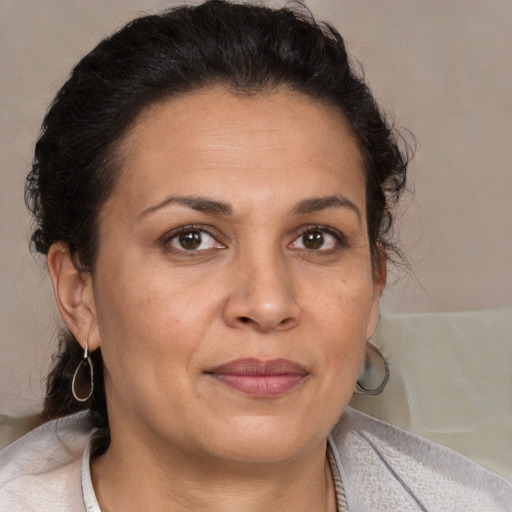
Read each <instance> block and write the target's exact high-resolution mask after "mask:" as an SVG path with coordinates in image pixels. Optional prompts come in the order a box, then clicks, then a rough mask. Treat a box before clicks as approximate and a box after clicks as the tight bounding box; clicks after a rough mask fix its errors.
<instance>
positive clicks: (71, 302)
mask: <svg viewBox="0 0 512 512" xmlns="http://www.w3.org/2000/svg"><path fill="white" fill-rule="evenodd" d="M48 271H49V273H50V277H51V280H52V284H53V291H54V293H55V300H56V301H57V306H58V307H59V311H60V315H61V317H62V319H63V320H64V323H65V324H66V327H67V328H68V329H69V330H70V332H71V333H72V334H73V335H74V336H75V338H76V339H77V341H78V342H79V343H80V345H82V347H83V348H85V345H86V344H88V348H89V351H90V352H92V351H94V350H95V349H97V348H98V346H99V336H98V329H97V322H96V309H95V306H94V294H93V288H92V277H91V275H90V274H89V273H86V272H84V271H81V270H79V269H78V268H77V266H76V265H75V263H74V262H73V258H72V257H71V254H70V253H69V247H68V246H67V245H66V244H64V243H62V242H56V243H54V244H53V245H52V246H51V247H50V250H49V251H48Z"/></svg>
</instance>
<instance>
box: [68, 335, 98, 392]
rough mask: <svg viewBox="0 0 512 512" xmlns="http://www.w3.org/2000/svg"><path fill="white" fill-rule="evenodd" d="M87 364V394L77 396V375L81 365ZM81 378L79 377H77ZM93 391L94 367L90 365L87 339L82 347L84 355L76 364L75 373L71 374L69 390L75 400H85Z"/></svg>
mask: <svg viewBox="0 0 512 512" xmlns="http://www.w3.org/2000/svg"><path fill="white" fill-rule="evenodd" d="M85 365H87V366H88V367H89V382H90V384H89V393H88V394H87V396H79V394H78V393H77V391H76V384H77V376H78V374H79V373H80V371H83V370H82V367H83V366H85ZM79 380H81V379H79ZM78 384H79V388H80V382H79V383H78ZM93 391H94V368H93V365H92V360H91V358H90V357H89V339H87V341H86V342H85V349H84V357H83V358H82V360H81V361H80V362H79V363H78V366H77V367H76V370H75V373H74V374H73V381H72V382H71V392H72V393H73V396H74V398H75V400H76V401H77V402H87V400H89V398H91V396H92V392H93Z"/></svg>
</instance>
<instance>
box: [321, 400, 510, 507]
mask: <svg viewBox="0 0 512 512" xmlns="http://www.w3.org/2000/svg"><path fill="white" fill-rule="evenodd" d="M331 435H332V439H333V441H334V444H335V445H336V447H337V449H338V453H339V456H340V464H341V473H342V479H343V480H344V484H345V487H346V488H345V492H346V494H347V500H348V501H349V509H350V502H352V505H353V509H355V510H366V509H368V510H374V511H379V510H383V511H384V510H391V508H389V507H390V506H392V507H394V508H393V510H395V511H399V510H400V511H402V510H403V511H408V510H422V507H423V509H424V510H428V511H429V512H435V511H442V512H448V511H452V510H453V511H458V510H464V512H470V511H475V512H476V511H478V512H483V511H486V512H501V511H503V512H505V511H508V510H511V509H512V483H510V482H508V481H507V480H505V479H504V478H501V477H500V476H498V475H495V474H494V473H492V472H490V471H488V470H486V469H484V468H483V467H481V466H480V465H478V464H476V463H475V462H473V461H471V460H469V459H467V458H466V457H464V456H462V455H460V454H459V453H456V452H454V451H453V450H450V449H448V448H445V447H444V446H440V445H438V444H435V443H432V442H431V441H427V440H425V439H422V438H420V437H418V436H415V435H413V434H410V433H408V432H405V431H403V430H401V429H399V428H396V427H393V426H391V425H389V424H387V423H384V422H382V421H379V420H377V419H375V418H371V417H370V416H367V415H365V414H362V413H360V412H357V411H355V410H353V409H351V408H347V410H346V411H345V412H344V414H343V415H342V417H341V419H340V421H339V422H338V423H337V424H336V426H335V427H334V429H333V430H332V432H331Z"/></svg>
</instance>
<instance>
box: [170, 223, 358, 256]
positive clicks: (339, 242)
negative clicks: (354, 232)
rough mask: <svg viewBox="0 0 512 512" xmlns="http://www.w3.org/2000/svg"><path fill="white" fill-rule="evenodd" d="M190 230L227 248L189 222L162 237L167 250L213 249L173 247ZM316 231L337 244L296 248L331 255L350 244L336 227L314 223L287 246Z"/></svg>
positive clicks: (192, 252) (185, 252)
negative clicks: (177, 239)
mask: <svg viewBox="0 0 512 512" xmlns="http://www.w3.org/2000/svg"><path fill="white" fill-rule="evenodd" d="M188 232H198V233H204V234H206V235H208V236H210V237H211V238H212V239H213V240H215V242H216V243H217V244H219V247H215V248H213V249H214V250H218V249H225V248H226V246H225V245H224V244H223V243H222V242H219V241H218V237H217V236H215V235H213V234H212V233H211V232H210V231H209V230H207V229H205V228H204V226H198V225H194V224H189V225H186V226H181V227H179V228H177V229H175V230H173V231H172V232H170V233H167V234H166V235H164V236H163V237H162V243H163V245H164V246H165V247H166V249H167V250H171V251H174V252H178V253H180V254H182V255H186V256H192V257H193V256H197V255H199V254H201V253H203V254H204V253H205V252H209V251H210V250H211V248H208V249H200V250H194V249H189V250H187V249H184V248H182V249H180V248H177V247H173V246H172V245H171V243H172V241H173V240H175V239H176V238H177V237H179V236H180V235H181V234H183V233H188ZM315 232H320V233H322V234H327V235H329V236H331V237H333V238H334V240H335V242H336V246H335V247H333V248H330V249H308V248H307V247H305V248H295V249H296V250H300V251H307V252H309V253H312V254H317V255H329V254H333V253H335V252H336V251H337V250H339V249H340V248H343V247H347V246H348V244H347V240H346V237H345V235H344V234H343V233H341V232H340V231H338V230H336V229H333V228H331V227H330V226H324V225H312V226H304V227H301V228H300V232H299V234H298V235H297V236H296V237H295V238H294V239H293V241H292V242H290V243H289V244H288V245H287V247H290V246H292V245H293V244H295V243H296V242H297V240H299V239H300V238H301V237H304V236H305V235H306V234H308V233H315Z"/></svg>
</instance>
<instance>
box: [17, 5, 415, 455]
mask: <svg viewBox="0 0 512 512" xmlns="http://www.w3.org/2000/svg"><path fill="white" fill-rule="evenodd" d="M213 85H222V86H225V87H226V88H228V89H229V90H231V91H233V92H235V93H240V94H248V93H249V94H257V93H258V92H262V91H271V90H273V89H274V88H277V87H286V88H288V89H290V90H293V91H297V92H300V93H302V94H305V95H307V96H309V97H311V98H314V99H316V100H319V101H322V102H324V103H327V104H329V105H331V106H332V107H333V108H337V109H339V110H340V111H341V112H342V113H343V114H344V116H345V118H346V119H347V121H348V123H349V125H350V127H351V129H352V132H353V134H354V136H355V137H356V139H357V141H358V144H359V147H360V150H361V153H362V155H363V158H364V163H365V171H366V197H367V205H366V210H367V225H368V234H369V240H370V248H371V256H372V261H373V264H374V268H376V267H375V265H378V261H379V259H381V257H382V256H381V254H382V252H383V251H382V250H381V248H383V249H384V253H388V254H389V251H392V250H393V249H394V246H393V244H392V243H391V242H390V239H389V238H390V232H391V228H392V224H393V211H394V206H395V204H396V201H397V199H398V196H399V194H400V193H401V191H402V190H403V188H404V184H405V172H406V167H407V161H408V154H407V148H405V151H404V150H403V149H401V147H400V145H399V143H398V142H399V141H400V138H399V137H397V134H396V133H395V132H394V130H393V129H392V128H391V127H390V126H388V124H387V123H386V120H385V118H384V116H383V114H382V113H381V112H380V110H379V108H378V106H377V104H376V102H375V100H374V98H373V96H372V94H371V92H370V91H369V89H368V87H367V85H366V84H365V82H364V80H363V79H362V78H361V77H360V76H359V74H358V73H357V72H356V70H355V68H354V66H353V65H352V64H351V62H350V60H349V58H348V56H347V52H346V50H345V45H344V42H343V39H342V37H341V36H340V34H339V33H338V32H337V31H336V30H335V29H334V28H332V27H331V26H329V25H327V24H319V23H317V22H316V21H315V20H314V19H313V18H312V16H311V15H310V13H309V12H307V11H306V10H305V9H304V8H301V7H298V8H297V9H290V8H284V9H271V8H268V7H262V6H252V5H245V4H232V3H229V2H227V1H224V0H210V1H207V2H205V3H203V4H201V5H197V6H193V7H192V6H186V7H178V8H174V9H170V10H168V11H165V12H162V13H161V14H157V15H150V16H145V17H142V18H138V19H136V20H134V21H132V22H131V23H129V24H128V25H126V26H125V27H124V28H122V29H121V30H120V31H118V32H117V33H115V34H114V35H112V36H111V37H108V38H107V39H105V40H103V41H102V42H101V43H100V44H99V45H98V46H97V47H96V48H94V49H93V50H92V51H91V52H90V53H89V54H88V55H86V56H85V57H84V58H83V59H82V60H81V61H80V62H79V63H78V64H77V65H76V67H75V68H74V70H73V72H72V73H71V76H70V78H69V79H68V81H67V82H66V83H65V84H64V85H63V87H62V88H61V89H60V91H59V92H58V94H57V96H56V98H55V100H54V101H53V103H52V105H51V107H50V109H49V111H48V113H47V115H46V117H45V119H44V122H43V126H42V134H41V136H40V138H39V140H38V142H37V145H36V149H35V158H34V164H33V167H32V170H31V172H30V174H29V175H28V177H27V182H26V202H27V205H28V208H29V209H30V211H31V212H32V213H33V216H34V219H35V231H34V233H33V235H32V241H33V245H34V247H35V249H36V250H37V251H38V252H40V253H42V254H47V253H48V250H49V248H50V246H51V245H52V244H53V243H55V242H57V241H60V242H64V243H65V244H67V246H68V247H69V250H70V253H71V255H72V257H73V258H74V261H75V263H76V265H77V268H79V269H80V270H81V271H83V272H94V263H95V258H96V253H97V249H98V247H97V244H98V236H97V232H98V225H97V223H98V212H99V210H100V208H101V206H102V205H103V203H104V202H105V200H106V199H107V198H108V197H109V195H110V194H111V193H112V190H113V189H114V187H115V184H116V179H117V177H118V175H119V172H120V169H119V167H120V166H119V165H118V164H117V161H116V147H117V145H118V144H119V142H120V140H121V139H122V137H123V135H124V134H125V133H126V131H127V130H128V129H129V128H130V126H132V125H133V123H134V120H135V119H136V117H137V116H138V115H139V114H140V113H141V112H142V111H143V110H144V109H146V108H147V107H148V106H150V105H152V104H155V103H157V102H159V101H163V100H165V99H166V98H170V97H175V96H177V95H179V94H182V93H185V92H189V91H193V90H196V89H198V88H202V87H207V86H213ZM81 357H82V349H81V347H80V345H79V344H78V343H77V341H76V340H75V339H74V338H73V336H72V335H71V334H69V333H64V334H62V336H61V344H60V352H59V354H58V355H57V356H56V364H55V367H54V369H53V370H52V372H51V373H50V375H49V378H48V391H47V396H46V401H45V416H46V418H55V417H60V416H63V415H66V414H69V413H71V412H75V411H77V410H80V409H89V410H90V412H91V417H92V421H93V423H94V424H95V425H96V426H97V427H99V428H100V429H101V433H102V434H101V436H100V437H101V439H102V440H103V443H102V445H101V446H100V447H99V448H98V449H97V451H99V452H101V451H102V450H105V449H106V448H107V447H108V443H109V432H108V415H107V405H106V399H105V389H104V384H103V380H102V359H101V352H100V350H97V351H95V352H94V353H93V354H92V358H93V364H94V367H95V387H94V393H93V396H92V397H91V399H90V400H88V401H87V402H85V403H79V402H76V401H74V400H73V397H72V395H71V379H72V375H73V372H74V371H75V368H76V367H77V365H78V363H79V362H80V358H81Z"/></svg>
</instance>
